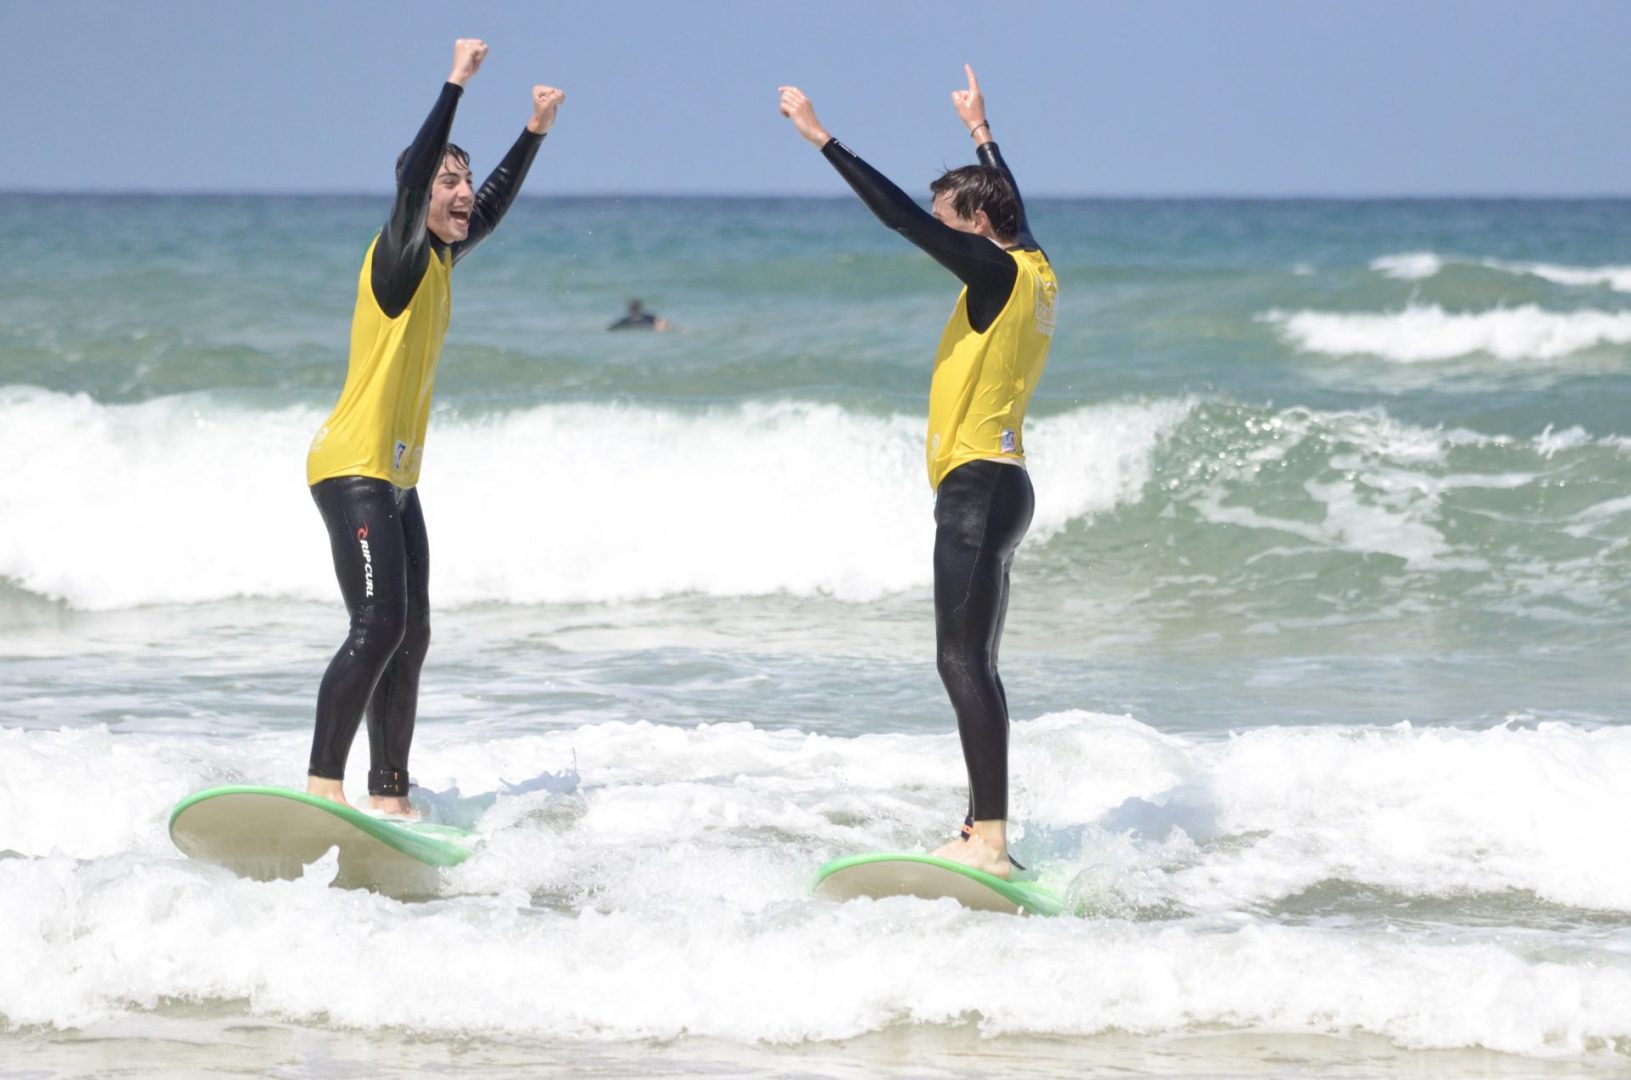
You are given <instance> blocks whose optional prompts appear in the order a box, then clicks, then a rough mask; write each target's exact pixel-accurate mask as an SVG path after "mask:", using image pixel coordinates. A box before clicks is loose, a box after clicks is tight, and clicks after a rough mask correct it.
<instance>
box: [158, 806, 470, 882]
mask: <svg viewBox="0 0 1631 1080" xmlns="http://www.w3.org/2000/svg"><path fill="white" fill-rule="evenodd" d="M170 839H171V840H173V841H175V845H176V847H178V848H180V849H181V850H182V852H183V853H184V854H186V855H187V856H188V857H189V858H193V859H198V860H200V861H201V862H207V863H214V864H216V865H218V866H224V867H226V868H227V869H228V870H231V871H233V872H234V873H236V874H240V875H242V876H244V877H248V878H254V879H255V880H257V881H272V880H276V879H284V880H292V879H295V878H298V877H300V876H301V874H302V872H303V871H304V870H305V868H306V867H307V866H309V865H310V864H311V863H313V862H315V861H317V860H318V859H320V858H322V857H323V856H324V855H326V854H328V852H329V851H330V850H331V849H338V853H339V872H338V874H337V875H336V876H335V878H334V882H333V884H335V885H337V886H340V887H341V888H363V889H375V890H377V891H379V892H384V893H388V894H391V895H399V896H412V895H425V894H428V893H431V892H433V891H434V890H435V885H436V869H437V868H438V867H444V866H456V865H458V864H459V863H461V862H463V861H464V860H465V859H466V858H468V857H469V855H470V852H471V850H472V849H473V848H474V846H475V838H474V837H473V836H472V834H470V833H468V832H466V831H464V830H463V829H455V828H452V827H450V826H447V825H431V824H427V823H424V822H417V821H401V820H396V819H391V818H380V817H375V816H373V815H372V814H366V813H364V812H363V811H361V810H358V809H356V808H354V807H350V806H342V805H341V804H340V803H337V802H333V801H331V800H329V799H324V798H319V797H318V796H316V795H308V794H306V793H305V792H303V791H291V790H289V789H288V788H273V787H218V788H210V789H208V790H207V791H200V792H198V793H197V794H196V795H190V796H188V797H187V798H185V799H183V800H182V801H181V802H180V803H178V804H176V808H175V809H174V810H173V811H171V813H170Z"/></svg>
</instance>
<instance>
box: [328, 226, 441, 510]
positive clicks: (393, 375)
mask: <svg viewBox="0 0 1631 1080" xmlns="http://www.w3.org/2000/svg"><path fill="white" fill-rule="evenodd" d="M378 247H379V239H378V238H377V237H376V238H375V240H374V242H373V243H372V244H370V245H369V247H368V254H367V256H366V257H364V259H363V262H362V271H361V272H360V274H359V275H358V277H357V306H356V311H355V313H354V314H353V315H352V319H351V360H350V364H349V366H348V368H347V370H346V377H345V388H344V389H343V390H341V391H340V400H339V402H338V403H337V404H336V405H335V406H334V411H333V412H332V413H330V414H329V417H328V419H327V420H325V421H324V422H323V426H322V428H321V429H319V430H318V432H317V435H316V437H315V438H313V439H312V443H311V452H310V453H309V454H307V456H306V483H307V484H315V483H317V482H318V481H320V480H328V479H330V478H332V477H336V476H372V477H375V478H376V479H380V480H385V481H389V482H390V483H392V484H395V485H396V486H397V487H400V488H410V487H413V486H414V485H415V484H417V483H418V482H419V463H420V459H421V458H422V457H423V455H424V448H425V427H426V425H427V424H428V423H429V421H430V398H431V390H432V389H433V388H434V386H435V383H436V362H437V360H438V359H439V358H440V356H441V353H442V342H443V340H445V339H446V337H447V324H448V318H449V316H450V314H451V312H452V306H453V301H452V291H451V289H450V288H449V287H448V278H449V275H450V273H451V271H452V268H453V261H452V257H451V255H450V254H449V253H448V252H447V251H440V252H438V251H436V250H434V249H433V250H432V251H431V254H430V264H429V265H428V266H427V267H426V269H425V276H424V277H423V278H422V279H421V280H420V282H419V287H418V288H417V289H415V290H414V294H413V297H412V299H410V300H409V301H408V305H407V307H405V308H403V310H402V313H401V314H400V315H398V316H397V317H396V318H394V319H393V318H391V317H389V316H387V315H386V314H385V312H384V311H383V310H382V309H381V308H380V305H379V301H378V300H377V299H376V298H375V296H374V290H373V287H372V285H371V284H370V281H371V279H372V274H373V269H374V252H375V250H376V249H377V248H378Z"/></svg>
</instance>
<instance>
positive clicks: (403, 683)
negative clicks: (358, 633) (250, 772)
mask: <svg viewBox="0 0 1631 1080" xmlns="http://www.w3.org/2000/svg"><path fill="white" fill-rule="evenodd" d="M401 516H402V537H403V543H404V545H405V552H406V556H407V558H406V571H407V588H406V596H407V601H408V608H407V618H406V624H405V630H404V633H403V635H402V643H401V644H400V645H398V646H397V648H396V652H395V654H394V655H392V657H391V662H390V663H389V664H387V665H386V667H385V673H384V674H383V675H381V676H380V680H379V685H378V686H376V687H374V694H373V696H372V697H371V698H369V699H368V749H369V758H370V768H369V770H368V794H369V796H370V802H371V803H372V805H373V807H374V809H376V810H384V811H386V812H387V813H391V814H411V813H412V809H411V807H410V806H409V805H408V749H409V747H410V746H411V744H412V743H413V724H414V718H415V717H416V716H417V715H418V711H419V671H420V669H421V668H422V667H423V666H424V663H425V653H426V652H427V651H428V650H429V648H430V536H429V534H428V533H427V532H426V531H425V514H424V510H423V509H422V508H421V507H420V504H419V489H418V488H412V489H410V490H409V491H408V492H407V493H406V494H405V495H404V497H403V500H402V504H401Z"/></svg>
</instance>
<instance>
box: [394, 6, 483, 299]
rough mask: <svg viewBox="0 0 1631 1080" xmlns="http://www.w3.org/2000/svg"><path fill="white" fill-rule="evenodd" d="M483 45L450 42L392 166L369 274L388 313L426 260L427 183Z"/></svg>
mask: <svg viewBox="0 0 1631 1080" xmlns="http://www.w3.org/2000/svg"><path fill="white" fill-rule="evenodd" d="M486 56H487V45H486V43H485V42H483V41H480V40H479V39H476V38H460V39H459V40H458V41H456V42H454V44H453V70H452V71H451V72H450V73H449V74H448V77H447V82H446V83H445V84H444V85H443V86H442V93H441V96H440V97H438V98H437V99H436V104H435V105H433V106H431V110H430V115H429V116H427V117H425V122H424V123H423V124H422V125H420V128H419V134H417V135H415V136H414V139H413V142H412V143H411V144H410V145H409V147H408V149H407V151H406V152H405V154H404V155H403V158H402V164H401V167H400V168H399V169H398V170H397V178H396V201H395V202H394V203H392V204H391V216H390V217H389V218H387V219H386V221H385V228H383V229H382V230H380V234H379V242H378V244H376V245H375V247H374V271H373V276H372V278H371V279H370V281H371V284H372V285H373V288H374V300H375V302H376V303H378V304H379V306H380V310H382V311H384V312H385V314H386V315H387V316H389V317H391V318H395V317H396V316H398V315H400V314H401V313H402V311H403V309H404V308H406V307H407V306H408V301H409V300H411V299H413V294H414V290H416V289H418V288H419V280H420V278H422V277H424V274H425V267H426V266H427V265H429V263H430V237H429V235H428V232H427V230H426V228H425V219H426V217H427V215H428V214H429V213H430V188H431V184H433V183H434V182H435V180H436V174H437V172H438V171H439V170H440V169H441V167H442V159H443V158H445V157H446V156H447V142H448V137H449V136H450V135H451V134H452V131H453V113H454V111H455V110H456V109H457V108H458V104H459V98H460V97H461V96H462V95H463V94H464V87H465V84H466V83H468V82H469V81H470V79H471V77H472V76H474V75H475V73H476V72H477V70H478V69H480V67H481V62H482V60H483V59H485V58H486Z"/></svg>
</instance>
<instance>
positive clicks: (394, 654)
mask: <svg viewBox="0 0 1631 1080" xmlns="http://www.w3.org/2000/svg"><path fill="white" fill-rule="evenodd" d="M486 56H487V45H486V43H485V42H482V41H479V40H476V39H474V38H470V39H461V40H460V41H458V42H457V43H456V44H455V45H454V49H453V70H452V73H451V74H449V75H448V78H447V83H446V85H444V86H443V87H442V92H441V95H440V96H439V97H438V98H437V100H436V104H435V105H434V106H432V108H431V111H430V115H429V116H428V117H426V119H425V122H424V125H423V126H422V127H421V128H420V129H419V134H418V135H417V136H415V137H414V140H413V143H412V144H411V145H410V146H409V147H408V148H407V149H406V150H404V151H403V152H402V155H401V156H400V157H399V158H398V159H397V177H396V182H397V186H396V200H395V202H394V203H393V204H392V207H391V214H390V217H389V218H388V219H387V220H386V222H385V227H384V228H383V229H381V230H380V233H379V235H378V236H377V237H376V238H375V240H374V242H373V244H371V245H370V246H369V249H368V253H367V254H366V255H365V256H364V257H363V270H362V273H361V274H360V275H359V277H358V282H357V301H356V307H355V309H354V311H353V314H352V322H351V357H350V363H349V366H348V368H347V372H346V381H345V388H344V389H343V390H342V391H341V392H340V399H339V401H338V403H337V404H336V405H335V406H334V411H333V412H331V413H330V414H329V417H328V419H327V420H326V421H324V423H323V426H322V428H321V429H320V430H319V431H318V432H317V435H316V437H315V438H313V440H312V444H311V450H310V452H309V454H308V455H307V458H306V482H307V483H308V484H309V485H310V486H311V493H312V498H313V499H314V500H315V501H316V503H317V509H318V511H319V513H321V514H322V517H323V523H324V525H325V526H326V527H327V529H328V533H329V546H330V549H331V551H332V554H333V557H334V570H335V575H336V576H337V577H338V578H339V582H340V593H341V595H342V596H343V597H344V599H345V604H346V608H347V610H348V611H349V612H350V615H351V628H350V633H349V634H348V636H347V637H346V641H345V644H344V645H342V646H341V647H340V651H339V652H337V653H336V654H335V655H334V659H333V660H331V661H330V662H329V666H328V670H327V672H326V673H325V674H324V676H323V682H322V686H321V688H320V689H319V690H318V694H317V723H316V729H315V731H314V733H313V735H312V748H311V763H310V766H309V768H308V771H307V780H306V790H307V791H308V792H310V793H311V794H314V795H321V796H323V797H325V798H329V799H333V800H335V801H337V802H344V801H345V794H344V790H343V781H344V779H345V764H346V757H347V756H348V755H349V753H350V750H351V741H352V739H353V738H354V737H355V736H356V733H357V726H358V724H359V723H360V722H361V720H362V717H363V714H364V713H365V712H366V713H367V717H368V743H369V751H370V757H371V763H370V768H369V770H368V794H369V796H370V801H371V803H372V805H373V807H374V808H375V809H377V810H384V811H386V812H387V813H395V814H408V813H411V808H410V806H409V804H408V749H409V745H410V743H411V742H412V740H413V727H414V719H415V716H416V713H417V710H418V702H419V671H420V667H421V665H422V664H423V663H424V659H425V652H426V649H427V648H428V647H429V645H430V612H429V589H428V578H429V572H430V544H429V540H428V538H427V535H426V531H425V517H424V513H423V511H422V510H421V509H420V505H419V491H418V487H417V484H418V481H419V466H420V460H421V455H422V454H423V452H424V443H425V429H426V425H427V423H428V421H429V418H430V401H431V391H432V388H433V387H434V385H435V378H436V365H437V361H438V359H439V358H440V356H441V350H442V341H443V339H444V338H445V337H446V334H447V325H448V319H449V316H450V313H451V310H452V293H451V291H450V288H449V284H448V283H449V278H450V275H451V273H452V270H453V267H454V265H455V264H457V263H458V262H459V261H460V260H462V259H463V258H464V257H465V256H466V255H468V254H469V253H470V252H471V251H472V250H474V249H475V247H476V245H478V244H480V243H481V242H482V241H483V240H485V239H486V238H487V236H488V235H489V234H491V232H492V231H493V229H494V228H495V227H496V226H497V225H498V223H499V220H500V219H501V218H503V216H504V213H505V211H506V210H508V209H509V206H510V203H511V201H512V200H514V198H515V196H516V193H517V192H519V191H520V190H521V183H522V181H523V180H524V179H525V178H526V175H527V170H528V169H529V168H530V167H531V165H532V159H533V156H534V155H535V154H536V153H537V152H538V145H539V143H541V142H542V141H543V138H544V135H545V134H546V133H547V132H548V131H549V129H550V127H551V126H552V125H553V124H554V122H555V114H556V111H557V110H558V109H559V107H560V104H561V102H562V101H563V100H564V99H565V96H566V95H565V94H563V93H562V92H561V91H560V90H557V89H555V88H554V87H550V86H535V87H533V88H532V118H531V119H530V120H529V121H528V122H527V126H526V129H525V130H524V131H522V133H521V135H520V137H519V138H517V139H516V141H515V144H514V145H513V146H512V147H511V148H510V151H509V153H507V154H506V155H505V156H504V159H503V160H502V161H501V162H499V164H498V167H497V168H496V169H494V170H493V172H492V175H490V176H489V177H488V178H487V180H486V182H485V183H483V184H482V186H481V189H480V190H479V191H478V190H473V189H472V187H471V174H470V157H469V155H468V154H466V153H465V152H464V151H463V150H461V149H459V148H458V147H457V146H455V145H453V144H452V143H451V142H449V141H448V138H449V136H450V134H451V133H452V130H453V113H454V110H455V109H456V108H457V106H458V103H459V98H460V97H461V95H462V94H463V93H464V87H465V84H466V83H468V82H469V81H470V79H471V78H472V77H473V76H474V75H475V74H476V72H477V70H479V69H480V67H481V64H482V61H483V60H484V59H485V58H486Z"/></svg>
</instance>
